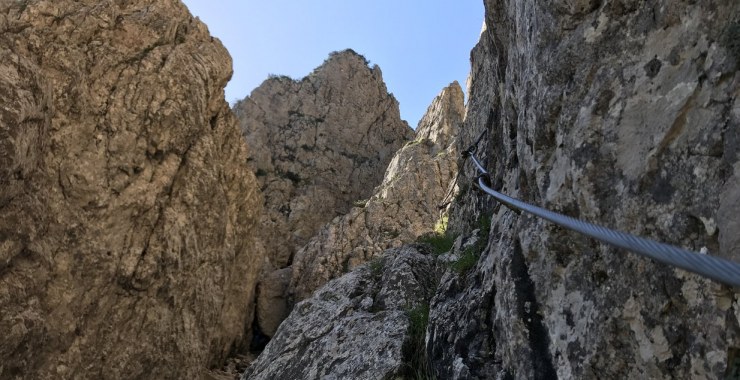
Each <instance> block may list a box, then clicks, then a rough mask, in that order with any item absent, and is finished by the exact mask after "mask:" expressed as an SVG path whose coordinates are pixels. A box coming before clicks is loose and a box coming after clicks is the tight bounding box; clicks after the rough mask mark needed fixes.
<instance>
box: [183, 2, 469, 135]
mask: <svg viewBox="0 0 740 380" xmlns="http://www.w3.org/2000/svg"><path fill="white" fill-rule="evenodd" d="M184 3H185V4H186V5H187V6H188V8H190V11H191V12H192V13H193V14H194V15H195V16H198V17H200V19H201V20H203V21H204V22H205V23H206V24H207V25H208V29H209V30H210V32H211V34H212V35H214V36H216V37H218V38H219V39H220V40H221V41H222V42H223V44H224V45H225V46H226V48H227V49H228V50H229V52H230V53H231V56H232V58H233V60H234V77H233V78H232V80H231V82H230V83H229V85H228V86H227V87H226V100H228V101H229V102H230V103H233V102H234V101H236V100H238V99H242V98H244V97H246V96H247V95H249V93H250V92H252V90H253V89H254V88H255V87H257V86H259V84H260V83H262V81H264V80H265V79H267V76H268V75H269V74H279V75H288V76H290V77H292V78H296V79H300V78H302V77H304V76H306V75H307V74H308V73H310V72H311V70H313V69H314V68H315V67H317V66H319V65H320V64H321V63H322V62H323V61H324V60H325V59H326V58H327V56H328V55H329V53H330V52H332V51H337V50H344V49H347V48H351V49H354V50H355V51H356V52H358V53H360V54H362V55H364V56H365V58H367V59H368V60H369V61H370V62H371V65H372V64H378V65H379V66H380V68H381V70H382V71H383V79H384V80H385V83H386V85H387V86H388V91H390V92H392V93H393V94H394V95H395V96H396V99H398V101H399V103H400V107H401V117H402V118H403V119H405V120H406V121H407V122H408V123H409V125H411V127H413V128H416V124H417V122H418V121H419V119H420V118H421V117H422V116H423V114H424V112H425V111H426V108H427V106H429V104H430V103H431V101H432V99H434V97H435V96H436V95H437V94H438V93H439V91H440V90H442V88H443V87H444V86H446V85H447V84H449V83H450V82H452V81H453V80H457V81H458V82H460V85H462V86H463V89H464V88H465V80H466V79H467V76H468V72H469V71H470V62H469V59H470V49H472V48H473V46H475V43H476V42H477V41H478V36H479V33H480V29H481V25H482V23H483V0H428V1H411V0H374V1H358V0H291V1H289V0H268V1H265V0H260V1H257V0H220V1H214V0H184Z"/></svg>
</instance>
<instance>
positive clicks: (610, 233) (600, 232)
mask: <svg viewBox="0 0 740 380" xmlns="http://www.w3.org/2000/svg"><path fill="white" fill-rule="evenodd" d="M484 133H485V132H484ZM484 133H483V134H484ZM483 134H481V137H479V138H478V140H477V141H476V142H475V144H473V146H471V147H470V148H469V149H468V150H466V151H465V152H463V157H465V158H468V157H469V158H471V159H472V161H473V163H474V164H475V166H476V169H477V171H478V172H479V173H480V174H479V175H478V177H477V182H478V183H477V185H478V187H479V188H480V189H481V190H483V191H484V192H486V193H487V194H489V195H490V196H492V197H493V198H494V199H496V200H497V201H499V202H501V203H502V204H504V205H506V206H507V207H509V208H511V209H517V210H521V211H524V212H528V213H530V214H532V215H535V216H537V217H540V218H542V219H545V220H547V221H550V222H552V223H555V224H557V225H559V226H562V227H565V228H568V229H570V230H573V231H576V232H579V233H581V234H584V235H586V236H589V237H592V238H594V239H597V240H599V241H602V242H604V243H608V244H611V245H613V246H616V247H619V248H623V249H626V250H628V251H632V252H634V253H637V254H640V255H643V256H646V257H649V258H651V259H653V260H656V261H660V262H662V263H665V264H669V265H672V266H675V267H678V268H681V269H684V270H687V271H689V272H693V273H696V274H699V275H702V276H704V277H707V278H710V279H712V280H715V281H718V282H721V283H723V284H726V285H730V286H734V287H736V288H740V264H738V263H735V262H733V261H729V260H725V259H722V258H719V257H714V256H710V255H705V254H702V253H698V252H692V251H688V250H685V249H683V248H679V247H675V246H672V245H669V244H664V243H659V242H656V241H653V240H649V239H645V238H642V237H639V236H635V235H632V234H629V233H625V232H620V231H615V230H612V229H609V228H606V227H602V226H599V225H596V224H592V223H588V222H585V221H582V220H579V219H575V218H572V217H569V216H566V215H563V214H559V213H556V212H553V211H550V210H547V209H544V208H541V207H537V206H534V205H531V204H528V203H525V202H522V201H520V200H518V199H515V198H512V197H509V196H507V195H505V194H502V193H499V192H498V191H496V190H494V189H492V188H491V187H490V184H489V183H487V182H490V180H488V179H489V178H490V176H489V174H488V171H486V169H485V168H484V167H483V165H482V164H481V163H480V161H479V160H478V159H477V158H476V157H475V150H476V146H477V145H478V143H479V142H480V141H481V139H482V136H483Z"/></svg>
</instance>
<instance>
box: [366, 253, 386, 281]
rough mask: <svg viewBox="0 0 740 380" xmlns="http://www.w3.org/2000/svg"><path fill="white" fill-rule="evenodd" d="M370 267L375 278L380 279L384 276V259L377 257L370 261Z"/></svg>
mask: <svg viewBox="0 0 740 380" xmlns="http://www.w3.org/2000/svg"><path fill="white" fill-rule="evenodd" d="M368 267H369V268H370V273H371V274H372V275H373V277H380V276H381V275H382V274H383V258H382V257H376V258H374V259H372V260H370V263H369V264H368Z"/></svg>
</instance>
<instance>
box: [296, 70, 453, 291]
mask: <svg viewBox="0 0 740 380" xmlns="http://www.w3.org/2000/svg"><path fill="white" fill-rule="evenodd" d="M464 114H465V104H464V95H463V92H462V89H461V88H460V85H459V84H458V83H457V82H454V83H452V84H450V86H448V87H446V88H445V89H444V90H443V91H442V92H441V93H440V94H439V95H438V96H437V97H436V98H435V99H434V101H433V102H432V104H431V105H430V106H429V109H428V110H427V113H426V115H425V116H424V117H423V118H422V120H421V121H420V122H419V126H418V128H417V130H416V134H417V138H416V140H414V141H412V142H410V143H407V144H406V145H405V146H404V147H403V148H401V149H400V150H399V151H398V152H397V153H396V155H395V156H394V157H393V160H392V161H391V163H390V165H389V166H388V169H387V170H386V173H385V177H384V179H383V182H382V184H381V185H380V186H379V187H378V188H377V189H376V190H375V194H373V196H372V197H370V199H368V200H367V201H363V203H364V204H363V205H360V206H359V207H354V208H352V210H350V211H349V213H348V214H346V215H344V216H341V217H338V218H336V219H334V220H333V221H332V222H331V223H329V224H327V225H326V226H325V227H323V228H322V229H321V230H320V231H319V233H318V234H317V235H316V236H315V237H314V238H312V239H311V240H310V241H309V242H308V244H306V245H305V246H304V247H303V248H301V250H300V251H298V253H297V254H296V257H295V261H294V263H293V266H292V267H293V277H292V280H291V287H290V297H291V298H293V299H295V300H302V299H305V298H306V297H308V296H310V295H311V293H312V292H313V291H314V290H316V289H318V288H319V287H321V286H323V285H324V284H326V283H327V282H328V281H329V280H331V279H333V278H336V277H339V276H341V275H342V274H344V273H346V272H348V271H350V270H352V269H354V268H355V267H357V266H359V265H360V264H363V263H365V262H367V261H369V260H370V259H372V258H373V257H376V256H378V255H380V254H381V253H382V252H383V251H384V250H386V249H388V248H391V247H399V246H401V245H402V244H404V243H409V242H412V241H414V240H415V239H416V238H417V237H419V236H420V235H424V234H426V233H430V232H432V231H433V230H434V227H435V223H436V222H437V221H438V220H439V219H440V215H441V209H440V207H441V208H442V209H444V203H445V202H446V201H449V200H451V195H452V194H451V189H450V186H451V183H450V182H451V181H452V180H453V178H455V176H456V175H457V148H456V144H454V137H455V136H456V135H457V133H458V131H459V129H460V126H461V125H462V121H463V116H464ZM452 186H454V184H452Z"/></svg>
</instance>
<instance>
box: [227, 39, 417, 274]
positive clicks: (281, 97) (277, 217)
mask: <svg viewBox="0 0 740 380" xmlns="http://www.w3.org/2000/svg"><path fill="white" fill-rule="evenodd" d="M234 108H235V112H236V114H237V116H238V118H239V122H240V125H241V127H242V129H243V130H244V134H245V136H246V138H247V141H248V143H249V146H250V147H252V150H251V152H250V164H251V165H252V167H253V169H254V171H255V173H256V174H257V177H258V180H259V183H260V186H261V187H262V190H263V192H264V195H265V216H264V217H263V218H262V228H261V235H262V238H263V239H262V240H263V241H264V242H265V245H266V249H267V252H268V257H269V260H270V265H271V267H272V268H275V269H279V268H284V267H286V266H287V265H289V264H290V263H291V262H292V258H293V254H294V253H295V251H297V250H298V249H299V248H300V247H302V246H303V245H305V244H306V243H307V242H308V240H309V239H310V238H311V237H312V236H314V235H315V234H316V232H317V231H318V230H319V228H321V226H323V225H324V224H325V223H327V222H329V221H330V220H332V218H334V217H336V216H339V215H343V214H345V213H346V212H347V211H349V209H350V208H351V207H352V203H353V202H355V201H357V200H359V199H366V198H368V197H369V196H370V195H371V194H372V190H373V187H375V186H376V185H378V184H379V183H380V181H381V179H382V178H383V170H384V169H385V168H386V166H387V165H388V162H389V161H390V160H391V158H392V157H393V154H394V153H395V152H396V150H398V148H400V147H401V146H402V145H403V144H404V143H405V142H406V141H407V140H410V139H411V138H412V137H413V133H414V132H413V130H411V128H409V127H408V125H407V124H406V122H405V121H402V120H401V118H400V113H399V110H398V102H397V101H396V99H395V98H394V97H393V95H391V94H389V93H388V90H387V89H386V87H385V83H383V77H382V73H381V71H380V68H379V67H378V66H377V65H375V66H374V67H372V68H370V67H368V62H367V60H365V58H364V57H362V56H360V55H359V54H357V53H355V52H354V51H352V50H345V51H342V52H338V53H332V54H331V56H330V57H329V58H328V59H327V60H326V62H324V64H323V65H321V66H320V67H318V68H317V69H316V70H314V71H313V72H312V73H311V74H310V75H308V76H307V77H305V78H303V79H302V80H298V81H296V80H292V79H290V78H288V77H284V76H282V77H273V78H270V79H268V80H266V81H265V82H264V83H262V85H260V86H259V87H258V88H256V89H255V90H254V91H253V92H252V94H251V95H250V96H249V97H247V98H246V99H244V100H243V101H241V102H239V103H237V104H236V106H235V107H234Z"/></svg>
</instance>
